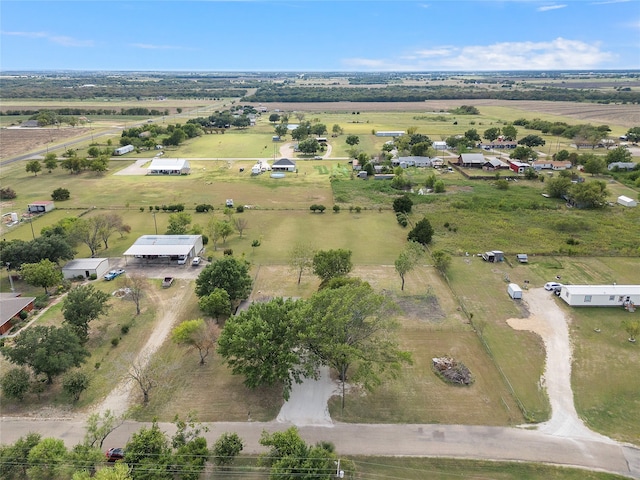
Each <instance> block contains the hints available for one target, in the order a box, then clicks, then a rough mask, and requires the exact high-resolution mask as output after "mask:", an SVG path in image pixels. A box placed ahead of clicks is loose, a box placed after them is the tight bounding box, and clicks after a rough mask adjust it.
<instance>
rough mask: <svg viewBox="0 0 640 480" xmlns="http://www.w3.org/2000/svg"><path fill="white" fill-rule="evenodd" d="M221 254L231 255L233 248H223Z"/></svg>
mask: <svg viewBox="0 0 640 480" xmlns="http://www.w3.org/2000/svg"><path fill="white" fill-rule="evenodd" d="M223 254H224V255H227V256H229V257H230V256H232V255H233V248H225V249H224V252H223Z"/></svg>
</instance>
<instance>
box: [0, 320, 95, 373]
mask: <svg viewBox="0 0 640 480" xmlns="http://www.w3.org/2000/svg"><path fill="white" fill-rule="evenodd" d="M0 352H1V353H2V355H4V356H5V357H6V358H7V360H9V361H10V362H11V363H13V364H15V365H26V366H29V367H31V369H32V370H33V372H34V373H35V374H36V375H40V374H43V375H46V377H47V383H49V384H51V383H53V379H54V377H56V376H58V375H60V374H62V373H64V372H66V371H67V370H69V369H71V368H72V367H79V366H80V365H81V364H82V363H84V362H85V359H86V358H87V357H88V356H89V352H88V351H87V350H85V348H84V347H83V346H82V343H81V342H80V339H79V338H78V336H77V335H76V334H75V332H74V331H73V330H72V329H71V328H70V327H68V326H63V327H53V326H44V325H36V326H35V327H31V328H29V329H27V330H24V331H22V333H20V334H19V335H18V336H17V337H16V338H15V339H14V341H13V343H12V344H8V345H5V346H3V347H0Z"/></svg>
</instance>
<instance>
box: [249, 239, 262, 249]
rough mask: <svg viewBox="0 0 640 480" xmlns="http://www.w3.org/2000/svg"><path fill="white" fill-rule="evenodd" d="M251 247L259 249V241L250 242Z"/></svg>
mask: <svg viewBox="0 0 640 480" xmlns="http://www.w3.org/2000/svg"><path fill="white" fill-rule="evenodd" d="M251 246H252V247H254V248H255V247H259V246H260V240H254V241H253V242H251Z"/></svg>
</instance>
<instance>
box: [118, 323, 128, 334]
mask: <svg viewBox="0 0 640 480" xmlns="http://www.w3.org/2000/svg"><path fill="white" fill-rule="evenodd" d="M129 328H130V327H129V325H122V327H120V332H121V333H122V334H123V335H126V334H127V333H129Z"/></svg>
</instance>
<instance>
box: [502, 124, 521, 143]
mask: <svg viewBox="0 0 640 480" xmlns="http://www.w3.org/2000/svg"><path fill="white" fill-rule="evenodd" d="M502 135H503V136H504V139H505V140H509V141H511V142H512V141H514V140H515V139H516V138H517V136H518V129H517V128H516V127H514V126H513V125H505V126H504V127H502Z"/></svg>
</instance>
